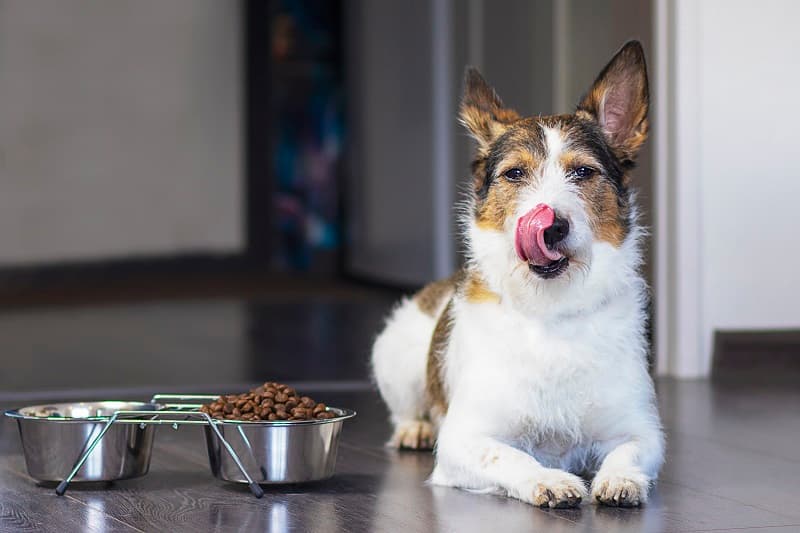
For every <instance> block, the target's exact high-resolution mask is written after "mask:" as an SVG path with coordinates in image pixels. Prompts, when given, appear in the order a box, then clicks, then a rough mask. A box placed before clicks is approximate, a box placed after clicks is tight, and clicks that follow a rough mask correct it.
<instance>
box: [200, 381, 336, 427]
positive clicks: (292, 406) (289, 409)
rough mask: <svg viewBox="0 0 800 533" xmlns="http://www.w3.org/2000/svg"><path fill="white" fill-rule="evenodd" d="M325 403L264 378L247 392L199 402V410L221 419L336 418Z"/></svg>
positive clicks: (292, 419)
mask: <svg viewBox="0 0 800 533" xmlns="http://www.w3.org/2000/svg"><path fill="white" fill-rule="evenodd" d="M325 409H326V406H325V404H324V403H316V402H315V401H314V400H313V399H312V398H310V397H309V396H300V395H299V394H298V393H297V391H296V390H295V389H294V388H292V387H290V386H289V385H285V384H282V383H276V382H274V381H267V382H265V383H264V384H263V385H260V386H258V387H256V388H254V389H252V390H250V391H249V392H245V393H242V394H238V395H236V394H226V395H222V396H219V397H218V398H216V399H215V400H213V401H212V402H210V403H208V404H205V405H202V406H200V408H199V411H200V412H202V413H206V414H207V415H208V416H210V417H212V418H215V419H220V420H244V421H255V422H257V421H262V420H264V421H267V420H268V421H275V420H291V421H300V420H313V419H314V418H317V419H330V418H335V416H336V415H335V414H334V413H332V412H327V411H326V410H325Z"/></svg>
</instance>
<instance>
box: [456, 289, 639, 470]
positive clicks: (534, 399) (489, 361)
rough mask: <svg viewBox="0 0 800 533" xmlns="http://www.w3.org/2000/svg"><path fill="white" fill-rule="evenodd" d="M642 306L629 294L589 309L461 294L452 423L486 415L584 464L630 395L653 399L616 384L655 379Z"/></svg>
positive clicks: (531, 449)
mask: <svg viewBox="0 0 800 533" xmlns="http://www.w3.org/2000/svg"><path fill="white" fill-rule="evenodd" d="M638 305H639V304H638V302H637V299H636V298H630V297H628V298H626V297H625V296H624V295H620V296H618V297H617V298H616V299H615V300H614V301H609V302H607V303H605V304H603V305H602V306H600V308H599V309H597V310H595V311H594V312H592V313H590V314H573V315H562V316H558V315H556V316H525V315H523V314H522V313H520V312H518V311H516V310H515V309H513V308H512V307H511V306H508V305H504V304H503V303H500V304H485V303H484V304H471V303H468V302H463V301H462V302H458V303H457V304H456V306H455V308H454V312H453V318H454V325H453V330H452V333H451V345H450V349H449V350H448V353H447V356H446V358H445V361H446V367H445V375H446V386H447V387H448V390H449V391H450V393H451V395H452V401H451V407H450V412H449V413H448V422H447V423H448V424H450V425H453V426H460V427H462V428H464V430H465V431H469V429H468V428H469V427H470V426H471V425H474V424H479V425H480V426H481V428H482V431H487V430H488V432H489V433H491V434H493V435H494V436H495V437H496V438H498V439H501V440H502V441H504V442H507V443H510V444H513V445H514V446H515V447H517V448H520V449H523V450H525V451H527V452H528V453H531V454H532V455H534V456H535V457H536V458H537V459H539V460H540V461H541V462H542V463H543V464H545V465H547V466H558V467H561V468H568V469H569V468H571V467H572V466H581V465H583V463H584V461H585V460H586V459H587V454H589V453H590V451H591V446H592V443H593V442H595V441H596V440H598V439H605V438H607V435H606V427H605V425H606V424H609V423H611V425H612V426H613V425H614V422H613V418H614V416H618V415H619V413H621V412H622V411H623V410H624V409H623V408H624V406H625V404H630V403H632V402H642V401H649V400H650V398H635V397H633V396H634V395H635V394H637V393H636V392H633V393H631V389H629V388H625V389H624V390H620V388H619V387H617V386H616V383H618V382H617V381H616V380H617V379H624V380H628V382H629V380H630V379H631V378H637V379H639V380H641V379H645V382H646V380H647V376H646V373H644V372H643V371H644V368H643V361H642V355H643V354H642V347H641V342H640V340H639V338H638V336H637V328H636V323H637V321H638V319H639V314H640V313H641V310H639V309H638ZM620 326H624V327H620ZM625 337H629V338H625ZM643 373H644V375H642V374H643ZM618 404H620V407H619V408H617V407H616V406H617V405H618ZM615 412H616V413H617V415H615ZM578 463H580V464H578Z"/></svg>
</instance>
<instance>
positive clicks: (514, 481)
mask: <svg viewBox="0 0 800 533" xmlns="http://www.w3.org/2000/svg"><path fill="white" fill-rule="evenodd" d="M436 457H437V461H436V468H435V469H434V470H433V474H432V475H431V482H432V483H434V484H436V485H445V486H451V487H461V488H465V489H473V490H480V491H494V490H499V491H502V492H505V493H506V494H508V495H509V496H511V497H512V498H517V499H519V500H522V501H524V502H528V503H531V504H533V505H537V506H539V507H551V508H563V507H575V506H577V505H578V504H579V503H580V502H581V499H582V498H585V497H586V495H587V491H586V487H585V485H584V483H583V480H581V478H579V477H578V476H575V475H573V474H570V473H569V472H565V471H563V470H558V469H556V468H546V467H544V466H542V465H541V464H540V463H539V462H538V461H537V460H536V459H535V458H534V457H532V456H530V455H528V454H527V453H525V452H522V451H520V450H517V449H516V448H513V447H511V446H509V445H507V444H504V443H502V442H500V441H498V440H497V439H494V438H492V437H488V436H480V435H476V434H464V433H461V432H458V433H456V432H447V431H445V430H444V428H443V431H442V433H441V434H440V436H439V442H438V445H437V449H436Z"/></svg>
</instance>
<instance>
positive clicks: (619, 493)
mask: <svg viewBox="0 0 800 533" xmlns="http://www.w3.org/2000/svg"><path fill="white" fill-rule="evenodd" d="M646 490H647V489H646V487H644V486H642V485H641V484H639V483H637V482H636V481H634V480H632V479H627V478H624V477H612V478H607V479H602V480H595V483H594V484H593V485H592V498H594V500H595V501H597V502H598V503H601V504H603V505H609V506H611V507H638V506H640V505H641V504H642V502H644V500H645V497H646V494H647V493H646Z"/></svg>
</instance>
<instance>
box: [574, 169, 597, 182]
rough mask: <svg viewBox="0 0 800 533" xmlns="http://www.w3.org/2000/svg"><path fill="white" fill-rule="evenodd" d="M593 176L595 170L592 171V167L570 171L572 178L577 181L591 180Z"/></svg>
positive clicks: (595, 172)
mask: <svg viewBox="0 0 800 533" xmlns="http://www.w3.org/2000/svg"><path fill="white" fill-rule="evenodd" d="M595 174H597V170H595V169H593V168H592V167H578V168H576V169H574V170H573V171H572V177H574V178H576V179H579V180H585V179H587V178H591V177H592V176H594V175H595Z"/></svg>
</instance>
